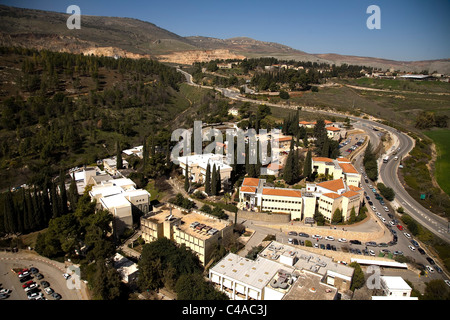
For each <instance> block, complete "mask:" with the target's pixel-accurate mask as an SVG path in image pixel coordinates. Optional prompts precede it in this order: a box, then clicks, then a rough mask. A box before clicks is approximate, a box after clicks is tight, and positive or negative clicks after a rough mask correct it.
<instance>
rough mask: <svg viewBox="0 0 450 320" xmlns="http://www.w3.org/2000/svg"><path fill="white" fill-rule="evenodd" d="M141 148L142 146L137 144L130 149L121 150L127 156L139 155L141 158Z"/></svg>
mask: <svg viewBox="0 0 450 320" xmlns="http://www.w3.org/2000/svg"><path fill="white" fill-rule="evenodd" d="M143 150H144V146H137V147H133V148H131V149H126V150H123V151H122V152H123V153H125V154H126V155H127V156H132V155H135V156H136V157H139V158H141V159H142V157H143V154H142V152H143Z"/></svg>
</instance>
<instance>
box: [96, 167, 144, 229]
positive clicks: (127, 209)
mask: <svg viewBox="0 0 450 320" xmlns="http://www.w3.org/2000/svg"><path fill="white" fill-rule="evenodd" d="M94 178H95V176H93V177H91V178H90V179H91V180H92V179H94ZM94 180H95V179H94ZM94 182H95V181H94ZM89 195H90V196H91V199H92V200H96V201H97V210H101V209H103V210H107V211H109V212H110V213H111V214H112V215H113V216H114V224H113V225H114V232H116V233H117V234H119V235H120V234H121V233H122V232H123V231H124V230H125V229H127V228H128V229H131V228H132V227H133V211H137V212H140V213H143V214H146V213H148V212H149V210H150V193H148V192H147V191H146V190H143V189H136V184H135V183H134V182H133V181H132V180H131V179H128V178H120V179H108V180H102V181H99V182H98V183H97V182H95V183H94V185H93V186H92V189H91V190H90V191H89Z"/></svg>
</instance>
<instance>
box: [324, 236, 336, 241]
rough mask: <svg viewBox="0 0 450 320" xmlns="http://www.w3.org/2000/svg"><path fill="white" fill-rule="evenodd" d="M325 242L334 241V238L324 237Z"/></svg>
mask: <svg viewBox="0 0 450 320" xmlns="http://www.w3.org/2000/svg"><path fill="white" fill-rule="evenodd" d="M325 240H328V241H334V238H333V237H332V236H326V237H325Z"/></svg>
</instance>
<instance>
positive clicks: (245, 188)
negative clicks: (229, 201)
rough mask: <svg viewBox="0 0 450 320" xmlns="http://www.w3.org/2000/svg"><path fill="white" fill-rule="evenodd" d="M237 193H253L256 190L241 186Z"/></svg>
mask: <svg viewBox="0 0 450 320" xmlns="http://www.w3.org/2000/svg"><path fill="white" fill-rule="evenodd" d="M239 191H240V192H255V191H256V188H255V187H247V186H242V187H241V189H240V190H239Z"/></svg>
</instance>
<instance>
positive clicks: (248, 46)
mask: <svg viewBox="0 0 450 320" xmlns="http://www.w3.org/2000/svg"><path fill="white" fill-rule="evenodd" d="M68 17H69V14H64V13H60V12H54V11H44V10H36V9H26V8H17V7H11V6H5V5H0V30H1V31H0V45H2V46H24V47H32V48H37V49H49V50H53V51H65V52H73V53H85V54H97V55H102V54H103V55H111V56H114V55H119V56H124V57H131V58H149V57H152V58H156V59H159V60H162V61H166V62H175V63H179V61H184V60H186V59H183V57H182V56H183V54H188V55H190V56H192V57H194V56H197V57H198V59H199V61H204V59H227V58H229V59H235V58H241V57H247V58H258V57H267V56H272V57H275V58H277V59H280V60H298V61H311V62H318V63H328V64H337V65H340V64H342V63H346V64H356V65H365V66H370V67H376V68H382V69H383V70H386V69H391V68H393V69H395V70H401V71H407V72H410V71H414V72H420V71H422V70H428V71H429V72H433V71H437V72H439V73H445V74H449V73H450V59H436V60H422V61H397V60H390V59H384V58H374V57H360V56H352V55H341V54H336V53H325V54H312V53H307V52H304V51H301V50H298V49H294V48H291V47H289V46H287V45H284V44H280V43H276V42H268V41H260V40H256V39H253V38H249V37H245V36H241V37H232V38H229V39H219V38H214V37H204V36H188V37H182V36H180V35H178V34H176V33H173V32H171V31H169V30H166V29H164V28H161V27H159V26H157V25H155V24H153V23H151V22H148V21H142V20H139V19H136V18H123V17H104V16H91V15H82V16H81V29H79V30H69V29H68V28H67V26H66V21H67V18H68ZM224 50H228V52H229V54H227V53H226V51H224ZM194 51H203V52H202V53H197V54H193V52H194ZM168 57H169V58H168ZM195 59H196V58H195V57H194V58H192V59H187V60H186V61H190V62H192V61H194V60H195ZM202 59H203V60H202ZM170 60H173V61H170ZM194 62H195V61H194Z"/></svg>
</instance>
